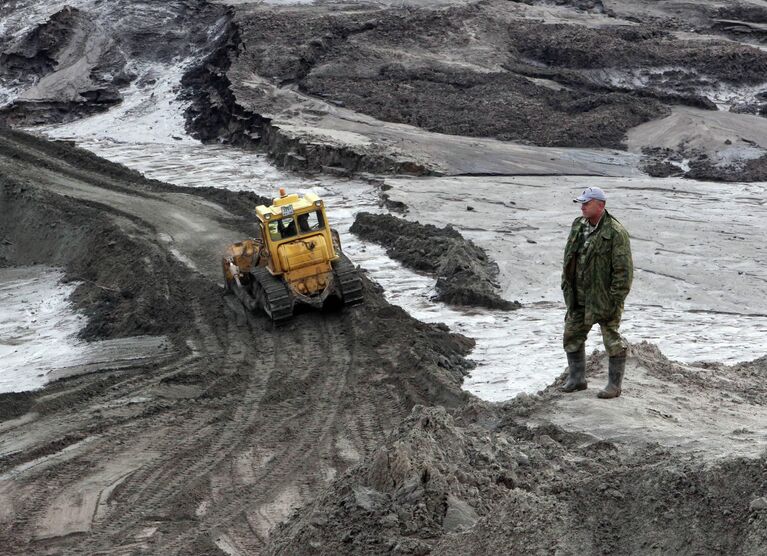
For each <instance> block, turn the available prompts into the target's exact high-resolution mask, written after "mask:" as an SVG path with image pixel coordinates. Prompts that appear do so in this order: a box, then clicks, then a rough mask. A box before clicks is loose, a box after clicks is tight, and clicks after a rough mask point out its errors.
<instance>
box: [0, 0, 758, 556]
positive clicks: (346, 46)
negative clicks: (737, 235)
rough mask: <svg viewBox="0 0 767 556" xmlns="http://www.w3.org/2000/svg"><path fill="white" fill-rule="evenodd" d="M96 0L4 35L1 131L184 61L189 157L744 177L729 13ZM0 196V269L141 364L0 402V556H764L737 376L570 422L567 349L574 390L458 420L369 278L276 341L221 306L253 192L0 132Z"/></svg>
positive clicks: (747, 377) (602, 371) (744, 140)
mask: <svg viewBox="0 0 767 556" xmlns="http://www.w3.org/2000/svg"><path fill="white" fill-rule="evenodd" d="M104 4H105V3H93V4H92V5H91V4H89V3H86V2H84V3H82V5H80V7H79V8H71V9H70V8H65V9H63V10H59V9H57V10H55V12H54V14H53V15H52V17H50V18H48V19H45V18H44V19H43V20H41V21H37V22H35V23H34V24H33V25H31V27H29V28H28V29H27V28H25V31H24V33H22V34H18V35H13V36H12V37H10V38H9V37H3V40H2V43H0V48H1V52H0V61H2V62H3V63H2V64H0V65H1V66H2V68H3V69H2V74H0V78H2V84H3V85H4V86H5V87H6V88H8V87H9V86H10V88H11V89H14V91H15V92H16V94H17V97H15V98H16V100H15V101H14V103H13V104H10V105H7V106H5V107H4V112H3V114H4V118H5V119H6V121H10V122H12V123H16V124H22V123H38V122H43V121H46V122H47V121H56V120H61V119H68V118H71V117H79V116H81V115H83V114H87V113H90V112H92V111H94V110H103V109H105V108H107V107H108V106H110V105H113V104H114V103H116V102H119V101H120V99H121V98H122V94H123V91H124V90H125V86H127V85H128V84H132V85H134V86H137V87H144V86H152V83H153V79H156V74H153V73H152V72H153V71H154V72H156V71H158V70H157V67H163V68H166V69H167V67H168V64H171V63H172V62H173V61H174V60H175V57H176V56H178V57H181V58H183V57H187V58H186V59H189V58H190V57H191V58H193V59H194V60H195V61H196V62H197V63H196V64H195V65H194V67H193V68H187V69H190V71H188V72H187V73H186V76H185V78H184V79H183V81H182V83H181V87H180V88H179V93H181V94H183V95H184V98H186V99H187V100H188V101H189V102H190V103H191V104H190V110H189V112H188V117H189V126H190V127H189V129H190V131H192V132H193V133H196V134H197V135H198V136H199V137H201V138H203V139H206V140H213V141H226V142H231V143H236V144H240V145H246V146H248V145H249V146H254V147H257V148H262V149H265V150H267V151H268V152H269V153H270V154H271V155H272V156H273V157H274V160H275V161H276V162H277V163H278V164H281V165H284V166H286V167H288V168H294V169H297V170H302V171H310V172H326V173H328V174H334V175H335V174H348V173H355V172H379V173H399V174H429V175H437V174H451V175H455V174H470V175H472V176H474V178H465V179H481V178H480V177H478V176H487V175H491V174H492V175H497V174H500V175H507V174H538V175H541V174H542V175H557V176H562V175H574V176H578V175H580V176H583V175H587V176H632V175H636V174H637V173H639V170H638V166H639V161H640V159H641V157H642V156H648V155H649V156H650V157H655V158H651V159H650V160H649V162H647V161H646V162H647V164H653V163H655V164H659V165H661V166H663V167H664V168H666V170H669V169H670V167H674V168H679V169H680V170H681V171H682V172H683V173H684V174H685V175H688V176H696V174H695V172H698V174H697V175H698V176H701V175H705V176H708V177H711V176H712V175H713V174H717V175H716V176H714V177H716V178H717V179H723V180H724V179H761V177H760V176H762V174H761V173H760V172H761V170H760V164H761V161H762V160H764V158H763V156H764V154H765V152H766V151H765V149H767V140H765V141H762V140H761V134H762V133H763V132H764V126H763V124H762V122H763V117H762V116H761V115H760V114H761V112H762V108H763V105H764V97H763V96H759V94H760V93H761V86H762V82H761V79H762V76H763V75H764V73H765V72H764V70H765V63H766V62H767V54H765V52H764V51H763V50H762V49H760V48H757V47H756V46H759V45H760V42H761V41H763V40H764V36H765V33H764V31H763V28H764V24H765V21H767V17H765V12H764V9H763V7H760V6H759V5H758V4H757V3H750V2H749V3H742V4H734V5H730V6H726V7H722V6H721V5H720V4H719V3H716V2H698V3H689V2H681V1H673V0H670V1H663V2H655V1H650V0H646V1H645V0H642V1H639V2H623V1H616V0H602V1H599V0H597V1H593V2H592V1H572V2H543V1H541V2H537V1H529V2H505V1H503V2H502V1H500V0H498V1H496V0H490V1H487V2H479V3H468V2H463V1H460V0H457V1H445V2H442V1H436V2H432V3H431V4H430V5H429V6H428V7H425V6H424V5H421V4H422V3H420V2H419V3H408V2H404V3H403V2H397V3H393V4H392V5H391V6H389V5H387V4H386V3H381V4H379V5H375V6H370V5H359V4H354V5H344V4H330V3H329V4H323V3H320V4H318V5H295V6H276V7H275V6H268V5H263V4H262V3H261V2H248V1H244V2H243V1H239V0H237V1H234V0H233V1H232V2H231V4H232V6H229V7H222V6H224V5H225V4H227V2H223V1H222V2H216V3H215V4H206V3H202V2H195V1H182V2H173V3H165V2H161V3H160V2H148V3H146V4H144V3H131V4H125V3H118V2H115V3H108V4H106V6H107V7H106V8H105V7H104ZM411 4H412V5H411ZM37 5H41V4H35V3H34V2H17V3H14V5H13V6H9V7H7V8H6V7H4V9H7V10H8V11H7V12H4V15H5V13H7V14H10V15H13V14H24V15H25V16H26V14H27V13H28V12H29V10H31V9H32V8H34V7H35V6H37ZM134 8H135V9H136V11H135V12H131V9H134ZM91 14H97V16H94V17H91ZM126 14H130V15H131V17H128V18H127V19H126ZM8 21H11V20H8ZM94 21H95V22H96V23H94ZM99 26H101V27H99ZM97 27H98V29H97ZM754 45H756V46H754ZM83 60H84V61H85V62H87V64H84V65H83ZM136 60H138V61H139V62H140V63H139V64H138V65H131V62H135V61H136ZM200 60H202V63H200ZM142 64H143V65H142ZM153 64H160V65H159V66H153ZM163 64H165V65H163ZM135 68H138V69H139V70H140V71H135V72H134V73H132V72H131V71H130V70H132V69H135ZM153 75H154V77H153ZM720 86H724V87H725V88H729V89H728V90H735V91H736V93H737V94H735V96H732V97H728V96H727V94H725V93H727V91H724V92H723V90H722V88H721V87H720ZM4 92H5V91H4ZM728 94H729V93H728ZM723 95H724V96H723ZM744 102H745V104H746V105H747V106H746V107H745V108H744V106H743V103H744ZM715 107H719V108H727V109H726V110H723V109H720V110H717V111H715V110H714V108H715ZM730 109H732V110H730ZM712 122H715V123H716V125H712ZM640 124H641V125H640ZM701 130H702V131H701ZM726 141H729V143H727V142H726ZM725 145H726V146H727V147H730V146H731V147H732V148H731V149H728V148H725V147H724V146H725ZM570 147H600V149H596V148H593V149H592V148H589V149H573V148H570ZM602 147H612V148H614V149H616V150H606V149H604V148H602ZM648 147H649V148H650V149H658V148H659V149H663V150H660V151H652V150H650V151H647V150H646V149H647V148H648ZM623 149H627V151H623ZM703 155H705V157H704V156H703ZM691 159H694V160H693V162H695V161H697V160H700V161H703V162H706V161H708V162H706V163H703V162H702V163H701V164H699V165H697V166H696V165H695V164H693V163H691V162H689V160H691ZM750 161H755V162H750ZM687 165H689V169H687ZM646 167H647V168H649V167H648V166H646ZM744 168H745V170H744ZM658 172H661V170H658ZM560 179H564V178H560ZM414 183H417V182H414ZM493 183H495V182H493ZM538 183H539V182H538V181H536V182H535V183H534V184H533V185H531V186H529V187H530V188H536V187H539V186H538ZM564 185H567V184H566V183H565V184H564ZM0 187H1V189H0V211H1V212H2V219H1V220H0V264H2V265H3V266H28V265H32V264H46V265H56V266H60V267H62V268H63V269H64V270H65V272H66V276H67V279H68V280H74V281H77V282H78V283H79V286H78V288H77V290H76V292H75V294H74V296H73V301H74V303H75V305H76V307H78V308H79V309H80V310H81V311H83V312H84V314H86V316H87V317H88V321H87V326H86V327H85V328H84V330H83V332H82V336H83V338H85V339H89V340H99V339H115V338H121V339H124V340H125V341H126V342H128V343H130V342H133V345H134V349H135V351H136V352H138V353H141V352H142V350H145V349H146V345H148V344H147V338H149V339H153V338H154V339H158V342H157V343H158V344H160V343H161V345H162V346H163V349H162V351H157V350H155V351H151V352H147V353H146V354H145V355H146V356H145V357H143V358H141V359H140V362H139V363H130V362H127V363H125V364H122V365H120V366H117V367H112V366H110V367H105V368H99V369H95V371H96V372H93V371H94V369H92V368H87V369H85V368H84V369H80V371H81V372H80V373H78V372H77V369H70V372H69V374H70V375H71V376H68V377H66V378H64V379H62V380H59V381H57V382H54V383H52V384H50V385H49V386H47V387H46V388H44V389H42V390H40V391H35V392H28V393H21V394H7V395H0V495H2V500H3V505H2V507H1V508H0V542H2V546H3V551H4V552H5V553H9V554H30V553H34V554H83V553H86V554H94V553H99V554H126V553H127V554H136V553H151V554H163V555H164V554H189V553H192V554H307V553H310V554H311V553H315V554H384V553H388V554H429V553H433V554H465V553H483V552H484V553H488V554H499V553H508V552H519V553H555V554H574V555H575V554H605V553H610V554H636V553H658V554H680V553H681V554H749V555H750V554H753V555H761V554H764V553H765V552H767V459H766V458H767V456H765V446H767V428H765V427H766V426H767V425H766V424H767V406H765V401H764V400H765V394H767V392H765V387H764V383H765V374H766V373H767V366H766V365H765V361H764V358H761V359H757V360H755V361H752V362H750V363H744V364H739V365H736V366H732V367H728V366H725V365H720V364H711V363H708V364H689V365H682V364H678V363H675V362H672V361H669V360H667V359H666V358H665V357H664V356H663V355H662V354H661V353H660V352H659V351H658V349H657V348H655V347H654V346H652V345H646V344H641V345H637V346H634V347H633V349H632V352H631V354H630V358H629V362H628V371H627V378H626V382H625V385H624V386H625V387H624V392H623V395H622V396H621V397H620V398H618V399H617V400H613V401H610V402H604V401H600V400H597V399H596V398H595V394H594V392H595V390H596V388H595V386H598V385H599V386H601V384H602V383H603V382H604V381H605V378H606V360H605V358H604V356H603V355H601V354H598V353H597V354H594V355H592V356H590V359H589V367H588V375H589V380H590V388H589V389H588V390H586V391H583V392H579V393H577V394H574V395H571V396H564V395H562V394H560V393H558V392H557V390H556V387H557V385H558V384H560V383H561V382H562V380H563V377H560V379H558V381H557V382H556V383H555V384H553V385H552V386H551V387H549V388H548V389H546V390H545V391H543V392H542V393H540V394H538V395H522V396H519V397H517V398H516V399H515V400H513V401H511V402H509V403H507V404H488V403H483V402H481V401H479V400H477V399H476V398H473V397H472V396H470V395H469V394H467V393H465V392H464V391H462V390H461V382H462V380H463V378H464V376H465V375H466V373H468V372H469V371H470V368H471V365H470V363H469V362H468V361H467V360H466V359H465V358H464V357H465V356H466V355H467V354H468V353H469V351H470V349H471V348H472V346H473V341H472V340H471V339H469V338H465V337H462V336H460V335H455V334H451V333H450V332H449V331H448V330H447V328H446V327H445V326H441V325H427V324H423V323H421V322H418V321H416V320H414V319H412V318H411V317H409V316H408V315H407V314H406V313H405V312H404V311H403V310H402V309H400V308H397V307H393V306H391V305H389V304H388V303H387V302H386V301H385V300H384V297H383V294H382V292H381V291H380V288H379V287H378V286H377V285H376V284H374V283H372V282H370V281H368V280H366V281H365V304H364V305H362V306H359V307H355V308H351V309H344V310H329V311H326V312H316V311H304V312H301V313H300V314H298V315H297V316H296V318H295V320H294V321H293V322H292V323H291V324H290V325H289V326H287V327H283V328H280V329H272V328H271V327H270V326H269V325H268V324H267V322H266V321H265V319H264V318H263V317H261V316H259V315H250V314H246V313H245V312H244V311H242V310H241V309H238V306H237V304H236V303H233V302H232V300H231V299H229V298H226V297H224V296H223V295H222V288H221V286H220V284H221V278H220V275H219V272H220V269H219V257H220V254H221V252H222V250H223V247H224V246H225V245H227V244H228V243H230V242H232V241H236V240H239V239H242V238H243V237H248V236H250V235H252V232H253V225H252V221H251V220H250V219H249V218H248V215H249V211H250V210H251V208H252V204H255V203H258V202H261V201H260V200H259V199H258V198H256V197H255V196H253V195H249V194H234V193H227V192H222V191H220V190H214V189H208V190H200V189H198V190H184V189H182V188H178V187H173V186H169V185H167V184H161V183H158V182H153V181H149V180H145V179H143V178H142V177H141V176H140V175H139V174H137V173H135V172H132V171H130V170H128V169H126V168H124V167H121V166H117V165H114V164H111V163H108V162H106V161H103V160H100V159H98V158H97V157H95V156H93V155H90V154H88V153H86V152H84V151H80V150H77V149H75V148H74V147H73V146H72V145H71V144H68V143H51V142H46V141H42V140H39V139H35V138H32V137H29V136H25V135H22V134H19V133H15V132H11V131H8V130H5V129H2V130H0ZM422 194H427V193H424V192H422ZM496 194H499V195H501V194H504V192H503V191H499V192H496ZM457 198H458V199H459V202H460V203H461V207H460V210H461V213H462V214H464V215H465V214H466V212H467V211H466V209H465V204H466V199H465V197H460V196H459V197H457ZM535 198H536V199H537V196H536V197H535ZM406 201H407V199H406V200H401V201H400V202H401V203H403V204H406ZM568 202H569V201H568ZM756 202H758V200H757V201H756ZM504 203H505V200H504ZM424 206H427V205H426V204H424ZM502 207H503V210H505V211H508V212H509V214H510V215H511V216H510V217H511V218H513V219H514V220H516V219H519V220H520V221H524V216H525V215H524V214H521V215H520V214H517V212H516V209H515V207H514V206H507V205H506V204H503V205H502ZM477 208H478V209H479V210H478V212H484V211H485V210H486V207H477ZM517 208H519V207H517ZM443 209H444V207H443ZM442 214H443V215H444V214H445V213H444V212H443V213H442ZM402 226H403V227H404V226H405V224H402ZM518 229H520V228H516V227H515V231H516V230H518ZM521 229H523V230H525V229H527V228H521ZM664 230H665V231H664V233H673V232H674V231H675V230H673V229H669V227H666V228H664ZM531 245H533V244H530V245H527V244H525V245H523V247H524V249H520V252H524V253H529V252H530V251H531V250H533V249H534V248H535V247H534V246H532V247H531ZM723 251H724V250H723ZM727 251H728V252H727V255H728V256H736V255H737V253H738V251H737V249H732V250H727ZM730 251H732V252H730ZM546 256H547V257H548V256H552V255H549V254H548V253H547V254H546ZM424 258H425V257H424ZM519 266H520V267H521V266H523V265H519ZM501 270H502V273H507V274H508V273H511V272H512V271H513V270H514V269H513V268H512V267H510V266H508V265H507V266H505V267H504V268H502V269H501ZM734 270H736V269H734ZM747 270H749V269H747ZM536 272H542V270H536ZM656 274H658V273H656ZM658 275H659V276H660V274H658ZM653 276H655V274H654V275H653ZM527 278H528V276H525V279H527ZM671 278H672V279H673V278H674V277H673V276H672V277H671ZM751 278H753V277H750V278H749V279H751ZM716 279H717V280H719V279H722V278H721V277H719V276H717V277H716ZM754 279H758V277H757V278H754ZM651 280H659V278H653V277H649V278H647V279H646V283H650V281H651ZM701 280H702V284H703V286H706V284H708V283H709V278H707V277H704V278H702V279H701ZM712 280H713V279H712ZM490 282H492V279H491V280H490ZM538 282H541V280H538ZM733 283H734V282H733ZM728 286H732V284H728ZM754 289H755V291H758V288H754ZM505 293H508V292H505ZM696 295H701V296H704V297H703V298H702V299H707V297H706V296H713V295H716V296H720V297H721V296H722V295H724V296H725V297H726V298H727V302H728V303H729V302H732V303H735V304H737V303H740V305H742V299H738V296H737V295H736V294H735V293H732V288H731V287H730V289H729V290H726V291H725V289H724V288H721V289H719V288H715V289H713V290H712V289H711V288H706V287H702V288H700V289H699V290H696ZM688 299H690V300H693V301H697V300H698V298H697V297H695V298H694V299H693V296H690V297H688ZM160 340H161V342H160ZM557 349H558V348H557ZM86 371H87V372H86Z"/></svg>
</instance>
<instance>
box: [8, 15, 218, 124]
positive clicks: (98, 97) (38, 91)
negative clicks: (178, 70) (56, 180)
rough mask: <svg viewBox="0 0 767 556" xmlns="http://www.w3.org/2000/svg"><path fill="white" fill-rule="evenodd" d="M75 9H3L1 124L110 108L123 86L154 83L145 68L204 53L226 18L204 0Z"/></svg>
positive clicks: (61, 119) (48, 120)
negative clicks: (2, 122) (4, 10)
mask: <svg viewBox="0 0 767 556" xmlns="http://www.w3.org/2000/svg"><path fill="white" fill-rule="evenodd" d="M78 4H79V6H68V5H59V6H57V5H55V4H53V3H46V2H38V3H36V4H35V3H31V5H30V3H17V4H16V5H14V6H12V7H9V8H8V9H7V10H6V12H5V13H4V26H3V36H0V83H2V84H3V85H4V87H3V89H2V90H1V91H0V106H2V109H0V119H2V120H5V121H6V122H8V123H11V124H13V125H34V124H42V123H51V122H69V121H73V120H76V119H78V118H81V117H83V116H87V115H90V114H93V113H96V112H103V111H105V110H108V109H109V108H110V107H112V106H114V105H115V104H119V103H120V102H122V100H123V95H124V92H125V88H126V87H128V86H131V85H135V86H137V87H140V88H143V87H147V86H152V85H153V84H154V82H155V81H156V79H157V75H156V73H153V72H152V71H151V70H150V71H148V72H147V71H146V70H147V68H150V67H151V66H154V65H157V66H162V65H166V66H167V65H170V64H171V63H172V61H173V60H174V59H183V58H187V57H191V56H196V55H199V53H200V52H205V51H207V48H208V47H207V44H208V42H210V41H211V40H213V39H215V37H216V34H217V32H218V31H219V26H220V25H221V24H222V23H223V21H222V19H223V18H224V16H225V13H226V10H225V8H223V7H222V6H219V5H216V4H213V3H209V2H206V1H205V0H187V1H185V2H172V3H167V2H166V3H153V2H133V3H131V2H127V3H121V2H112V3H110V4H108V5H101V4H99V3H84V2H80V3H78ZM7 101H10V103H8V104H7V105H6V102H7Z"/></svg>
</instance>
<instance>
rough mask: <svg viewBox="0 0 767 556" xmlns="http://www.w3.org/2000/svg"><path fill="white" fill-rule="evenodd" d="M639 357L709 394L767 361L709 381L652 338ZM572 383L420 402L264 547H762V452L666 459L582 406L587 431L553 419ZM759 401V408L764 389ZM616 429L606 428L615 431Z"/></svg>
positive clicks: (663, 445)
mask: <svg viewBox="0 0 767 556" xmlns="http://www.w3.org/2000/svg"><path fill="white" fill-rule="evenodd" d="M634 362H635V364H636V365H637V366H638V368H646V369H648V370H649V372H650V373H652V374H653V375H654V376H656V377H658V376H661V375H664V376H663V378H664V379H666V380H669V379H670V380H673V381H675V382H678V383H680V384H683V385H684V386H685V387H686V388H687V389H688V393H687V395H689V396H690V397H691V398H695V397H696V396H697V395H698V393H700V392H704V391H705V392H707V393H709V394H714V395H723V394H725V393H726V394H727V395H737V393H736V392H737V391H738V390H740V388H744V389H747V388H749V387H757V388H760V387H759V386H758V381H759V378H757V376H758V375H760V374H762V373H763V372H764V367H763V361H755V362H753V363H750V364H747V365H745V368H748V369H749V372H747V373H744V372H743V370H744V368H743V367H735V368H725V367H720V368H718V369H717V370H718V371H719V373H721V375H722V376H721V382H718V383H717V384H715V385H714V384H710V383H709V384H707V383H705V382H702V381H696V380H695V378H694V374H692V373H688V374H685V375H680V374H679V372H678V371H679V367H678V366H676V365H674V364H672V363H670V362H669V361H668V360H666V359H665V358H663V357H662V355H660V354H659V352H658V351H657V349H654V348H653V347H652V346H647V345H644V346H638V347H637V348H636V349H635V351H634V355H633V356H632V363H634ZM604 364H605V361H604V357H603V356H594V357H592V358H591V359H590V361H589V366H588V376H589V377H590V378H595V377H594V375H596V374H597V371H601V372H600V373H599V377H598V378H599V379H600V380H601V379H602V378H603V377H604V374H603V372H604V371H603V369H601V367H602V366H603V365H604ZM671 376H673V377H674V378H673V379H672V378H671ZM564 378H565V377H564V375H563V376H562V377H561V378H560V380H558V381H557V383H556V384H555V385H552V386H551V387H549V388H547V389H546V390H545V391H543V392H541V393H539V394H538V395H533V396H520V397H518V398H517V399H516V400H514V401H513V402H510V403H508V404H505V405H500V406H490V405H487V404H481V403H476V402H475V403H472V404H467V405H466V406H464V407H463V408H460V409H455V410H450V411H445V410H444V409H442V408H426V407H420V406H419V407H415V408H414V409H413V411H412V412H411V414H410V416H409V417H408V418H407V419H406V420H405V421H404V422H403V425H402V426H401V427H399V428H398V429H397V430H396V431H394V432H393V433H392V434H391V435H390V436H389V437H388V438H387V441H386V443H385V444H384V445H383V446H382V447H381V448H379V449H378V450H377V451H376V452H375V453H374V454H372V455H370V456H369V457H368V458H366V459H365V460H364V461H363V462H362V463H361V464H360V465H358V466H356V467H355V468H353V469H351V470H350V471H349V472H348V473H346V474H345V475H344V476H343V477H341V478H339V479H338V480H337V481H336V482H334V483H333V485H332V486H331V488H330V489H328V490H327V491H326V492H325V493H323V494H322V495H321V496H319V497H318V499H317V500H316V501H315V502H314V503H312V504H310V505H309V506H307V507H306V508H304V509H303V510H302V511H301V512H300V513H299V514H298V515H297V516H295V517H293V518H292V519H291V521H289V522H288V523H287V524H285V525H282V526H280V527H279V528H278V530H277V531H276V532H275V534H274V539H273V541H272V546H271V548H270V551H269V552H268V553H269V554H290V553H294V552H296V551H301V552H302V553H307V554H360V553H365V554H384V553H386V554H467V553H471V554H479V553H488V554H500V553H507V552H512V553H517V552H519V553H554V552H556V553H558V554H605V553H611V554H637V553H644V552H658V553H661V554H666V553H684V554H696V553H704V554H707V553H717V552H723V553H738V554H754V555H755V554H759V553H761V552H762V551H763V550H764V548H765V546H767V520H766V519H765V518H767V515H765V513H764V510H763V509H762V508H763V507H764V506H765V504H764V502H763V500H764V498H763V497H764V494H765V492H766V490H765V489H767V484H765V482H764V477H765V473H766V472H767V459H766V458H765V456H764V455H761V456H759V457H755V458H754V457H747V458H743V457H737V456H730V457H727V458H726V459H724V460H721V459H715V460H714V461H711V459H710V458H709V457H706V456H705V455H703V457H701V454H700V453H697V454H696V453H695V452H694V451H690V452H687V453H683V454H681V455H680V454H679V453H676V455H672V452H671V451H670V450H669V446H668V441H667V439H665V438H663V436H662V435H660V436H659V435H657V434H655V435H648V436H647V437H646V438H645V439H644V440H642V439H640V437H638V436H637V435H633V437H632V442H631V443H627V442H624V441H619V440H617V439H616V438H615V437H611V436H610V435H605V434H604V431H601V430H598V427H597V426H594V425H596V422H595V423H594V425H592V427H589V423H588V421H589V420H593V417H589V416H588V414H587V417H586V419H585V420H584V423H585V425H586V426H585V428H582V429H581V424H578V425H575V427H573V426H572V425H569V426H568V425H562V426H560V425H556V424H552V423H551V422H548V421H547V415H550V412H551V410H552V407H555V408H557V409H558V410H561V409H562V407H563V405H564V404H565V403H567V402H568V398H567V396H564V395H563V394H561V393H559V392H558V391H557V389H556V388H557V386H559V385H561V384H562V382H563V381H564ZM630 379H631V375H629V380H630ZM730 380H733V382H734V384H737V387H736V388H735V389H733V390H731V389H729V388H725V387H723V383H724V382H728V381H730ZM629 384H632V383H629ZM633 389H634V392H635V394H636V395H637V396H638V397H639V398H642V397H643V393H642V391H643V387H642V386H639V385H638V384H636V383H634V386H633ZM644 393H646V391H644ZM580 398H581V399H580V400H579V401H582V402H583V403H584V404H590V408H591V411H592V412H593V411H594V410H595V408H596V407H597V404H599V403H602V402H599V401H597V400H596V399H594V398H593V393H592V394H591V395H589V396H588V398H587V397H586V396H585V394H584V396H581V397H580ZM560 400H561V403H560ZM589 400H593V401H589ZM751 400H752V401H751V402H750V403H754V404H756V405H755V406H752V407H758V408H759V410H760V411H763V405H762V403H761V402H760V401H758V400H756V397H754V398H751ZM646 403H647V404H648V405H649V406H652V404H653V402H652V401H651V400H647V401H646ZM603 405H604V404H603ZM614 405H617V406H618V407H614V408H612V411H613V412H614V413H613V417H616V416H618V415H620V416H621V417H620V419H621V422H624V421H622V419H623V418H624V417H628V416H629V415H631V414H634V408H633V407H626V406H625V405H623V404H622V403H621V402H618V403H617V404H614ZM621 405H623V407H621ZM581 409H586V408H585V407H582V408H581ZM567 414H568V412H567V411H565V412H564V414H563V415H562V416H563V417H564V418H565V419H567V417H568V415H567ZM570 415H572V414H570ZM616 425H617V423H613V427H612V433H614V434H615V433H617V434H620V430H619V429H620V426H616ZM563 426H567V428H568V429H569V430H567V429H565V428H563ZM626 432H628V431H626ZM688 432H689V431H688ZM696 432H697V431H696ZM745 434H748V433H745ZM725 449H726V448H725ZM703 523H705V524H707V525H705V526H700V525H693V524H703Z"/></svg>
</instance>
